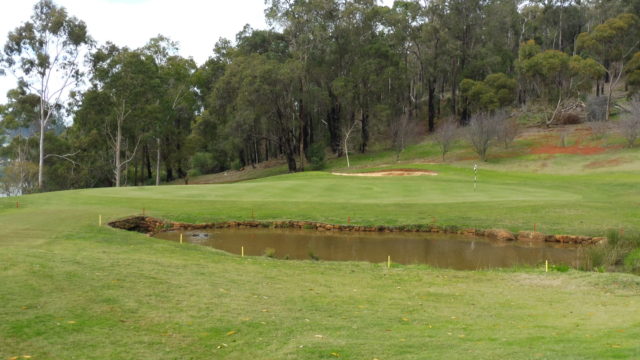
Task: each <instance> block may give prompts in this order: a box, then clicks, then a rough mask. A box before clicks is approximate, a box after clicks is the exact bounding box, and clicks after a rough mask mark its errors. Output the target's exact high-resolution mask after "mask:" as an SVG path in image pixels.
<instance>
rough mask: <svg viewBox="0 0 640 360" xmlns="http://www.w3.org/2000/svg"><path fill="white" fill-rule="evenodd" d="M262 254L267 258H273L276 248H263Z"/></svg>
mask: <svg viewBox="0 0 640 360" xmlns="http://www.w3.org/2000/svg"><path fill="white" fill-rule="evenodd" d="M263 255H264V256H265V257H268V258H275V257H276V249H273V248H266V249H264V253H263Z"/></svg>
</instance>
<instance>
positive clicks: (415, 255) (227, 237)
mask: <svg viewBox="0 0 640 360" xmlns="http://www.w3.org/2000/svg"><path fill="white" fill-rule="evenodd" d="M156 237H158V238H162V239H166V240H173V241H178V239H179V233H178V232H166V233H160V234H158V235H156ZM183 239H184V241H186V242H190V243H197V244H201V245H205V246H211V247H214V248H216V249H219V250H224V251H227V252H230V253H234V254H240V252H241V247H244V253H245V255H249V256H260V255H263V254H264V253H265V250H267V249H273V250H275V257H276V258H280V259H282V258H289V259H303V260H309V259H311V256H314V257H317V258H319V259H320V260H335V261H369V262H374V263H379V262H385V261H387V256H391V260H392V261H393V262H395V263H400V264H428V265H432V266H437V267H445V268H452V269H459V270H474V269H484V268H498V267H512V266H515V265H537V264H540V263H543V262H544V261H545V260H549V262H550V263H551V264H566V265H573V266H575V263H576V260H577V256H578V252H577V249H578V248H577V247H575V246H567V245H558V244H553V245H551V244H549V243H541V244H537V243H523V242H509V243H506V242H498V241H491V240H487V239H485V238H477V237H467V236H461V235H441V234H423V233H350V232H335V231H334V232H317V231H313V230H281V229H248V230H244V229H243V230H228V229H211V230H197V231H185V232H183Z"/></svg>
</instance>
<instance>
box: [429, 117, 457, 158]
mask: <svg viewBox="0 0 640 360" xmlns="http://www.w3.org/2000/svg"><path fill="white" fill-rule="evenodd" d="M457 136H458V126H457V125H456V123H455V122H454V121H452V120H448V121H444V122H443V123H442V124H440V126H439V127H438V129H437V130H436V133H435V135H434V140H435V142H437V143H438V146H439V147H440V153H441V154H442V161H444V157H445V155H447V153H448V152H449V150H451V146H453V144H454V143H455V141H456V138H457Z"/></svg>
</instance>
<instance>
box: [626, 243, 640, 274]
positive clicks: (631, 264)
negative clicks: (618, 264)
mask: <svg viewBox="0 0 640 360" xmlns="http://www.w3.org/2000/svg"><path fill="white" fill-rule="evenodd" d="M624 267H625V270H627V271H629V272H633V273H640V249H635V250H633V251H632V252H630V253H629V254H628V255H627V256H626V257H625V258H624Z"/></svg>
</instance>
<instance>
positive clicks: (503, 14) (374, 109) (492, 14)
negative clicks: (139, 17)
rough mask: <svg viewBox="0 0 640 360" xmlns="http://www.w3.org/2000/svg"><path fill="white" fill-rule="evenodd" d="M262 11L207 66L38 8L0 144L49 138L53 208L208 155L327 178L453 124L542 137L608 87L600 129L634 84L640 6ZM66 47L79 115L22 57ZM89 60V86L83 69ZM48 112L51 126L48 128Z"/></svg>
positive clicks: (503, 136)
mask: <svg viewBox="0 0 640 360" xmlns="http://www.w3.org/2000/svg"><path fill="white" fill-rule="evenodd" d="M265 7H266V11H265V16H266V20H267V21H268V22H269V23H270V24H271V25H273V27H272V28H270V29H269V30H257V29H252V28H251V27H250V26H245V27H244V28H242V29H239V30H240V31H239V32H238V34H237V36H236V42H235V43H232V42H231V41H230V40H228V39H219V40H218V41H217V43H216V44H215V46H214V51H213V54H212V56H211V57H210V58H209V59H207V61H205V62H204V63H203V64H199V65H197V64H196V63H195V62H194V61H193V60H191V59H187V58H184V57H181V56H180V55H179V50H180V49H179V47H178V44H177V43H176V42H175V41H172V40H171V39H170V38H168V37H166V36H164V35H158V36H155V37H153V38H151V39H149V41H148V42H147V44H145V45H144V46H142V47H141V48H138V49H129V48H126V47H121V46H118V45H116V44H112V43H109V42H107V43H105V44H101V45H100V46H97V47H94V43H93V41H92V40H91V38H90V37H89V36H88V35H87V34H88V31H87V28H86V26H85V24H84V23H83V22H82V21H80V20H78V19H76V18H74V17H72V16H70V15H69V14H68V13H67V11H66V9H64V8H61V7H57V6H56V5H55V4H53V3H52V2H51V1H50V0H41V1H39V2H38V4H37V5H36V7H35V8H34V15H33V17H32V19H31V20H30V21H28V22H26V23H25V24H24V25H23V26H20V27H18V28H17V29H16V30H15V31H14V32H12V33H11V34H10V36H9V37H8V39H7V40H8V41H7V43H6V45H5V54H4V56H3V60H2V61H3V64H4V67H5V68H6V69H7V70H9V72H14V73H16V74H17V75H19V76H18V77H19V78H22V79H21V81H20V82H19V83H18V84H17V86H16V89H15V90H13V91H12V92H11V93H10V94H9V95H10V96H9V101H8V103H7V104H4V105H3V106H2V108H3V109H4V110H2V112H3V113H4V114H5V116H4V117H5V120H4V122H5V124H4V125H3V127H4V128H6V129H8V131H7V132H8V133H9V134H10V136H13V134H14V133H15V132H20V131H23V132H24V131H26V130H25V129H30V130H29V131H30V132H31V133H34V132H37V131H38V127H40V128H41V131H40V133H41V134H42V139H41V140H40V141H39V143H38V145H39V146H40V145H41V146H42V149H38V150H39V153H40V154H39V155H38V157H39V158H40V159H39V160H42V161H39V163H40V162H42V166H40V167H41V168H43V169H42V173H43V174H49V175H50V176H55V177H58V176H60V177H63V178H64V179H57V178H56V179H53V178H52V179H50V181H49V185H48V187H47V188H48V189H49V190H54V189H61V188H74V187H96V186H119V185H141V184H153V183H155V184H156V185H158V184H159V183H160V182H161V181H167V182H171V181H173V180H174V179H176V178H182V177H184V176H185V175H186V174H187V172H188V170H189V169H190V168H191V164H190V161H191V159H192V157H193V156H194V154H198V153H208V154H211V157H209V158H208V160H207V166H205V167H201V168H200V169H198V171H199V172H201V173H202V172H203V171H204V172H221V171H225V170H228V169H231V168H236V169H242V168H247V167H251V168H253V167H255V166H256V164H257V163H260V162H265V161H269V160H272V159H276V158H277V159H285V161H286V164H287V168H288V170H289V171H290V172H296V171H303V170H305V169H307V168H312V169H317V168H318V166H317V164H316V163H317V162H318V159H317V158H315V157H314V159H312V158H310V157H311V156H313V154H319V151H316V148H317V147H320V146H322V147H326V149H325V150H326V151H327V152H326V156H327V161H330V160H329V159H335V158H340V157H343V156H345V155H347V152H349V153H348V155H349V156H351V157H352V158H353V157H354V156H357V155H356V154H354V152H356V153H360V154H366V153H367V152H368V151H369V150H370V149H371V148H372V146H373V148H375V149H379V148H383V147H385V148H388V149H389V150H393V151H395V154H396V159H400V158H401V157H402V156H403V154H404V152H405V151H406V149H407V148H408V147H409V146H410V145H411V143H414V142H415V141H414V140H415V139H417V138H419V137H422V136H424V135H425V133H426V134H433V133H434V132H436V131H437V129H436V124H439V123H440V124H441V123H443V122H444V121H445V119H450V118H451V119H453V120H454V121H455V122H457V123H458V124H459V125H461V126H466V125H468V124H469V121H470V119H471V117H472V115H473V114H475V113H478V112H483V113H487V112H495V111H497V110H498V109H502V108H509V107H511V106H514V105H518V106H519V105H526V106H528V105H529V104H530V103H535V105H536V106H544V107H545V108H546V111H544V113H548V114H552V115H550V116H546V120H547V125H548V124H550V123H551V121H553V120H554V119H557V118H559V116H562V114H563V111H561V110H562V109H561V108H562V106H563V104H566V103H568V102H577V101H579V100H581V99H584V98H586V97H587V96H589V95H590V94H592V93H594V92H595V95H596V96H601V95H604V92H605V90H604V86H605V83H606V82H607V83H608V84H609V89H608V94H607V96H605V100H606V101H605V105H604V112H603V113H604V114H605V116H604V118H605V119H606V118H608V114H609V112H610V111H609V109H610V108H611V106H612V102H615V101H616V99H615V98H613V97H612V91H613V87H614V86H613V84H614V83H617V81H618V80H619V79H620V78H621V77H622V75H623V74H627V75H628V77H627V79H628V84H629V86H630V91H631V92H633V91H635V88H636V85H635V82H636V79H635V78H636V77H638V76H637V75H638V74H636V72H637V69H638V59H640V58H637V59H636V58H634V57H633V54H634V52H637V50H638V49H637V46H636V41H635V40H634V39H635V38H636V36H635V34H636V31H637V28H638V25H639V22H638V20H637V17H636V15H632V14H635V11H637V3H636V1H635V0H634V3H633V4H632V3H625V2H621V1H620V0H616V1H611V2H603V1H590V2H581V3H579V2H576V1H569V0H562V1H560V0H558V1H527V2H517V1H480V0H469V1H460V0H455V1H454V0H447V1H423V2H418V1H398V2H395V3H394V4H393V5H392V6H383V5H379V4H378V3H377V2H375V1H372V0H357V1H347V2H341V1H337V0H329V1H324V2H323V1H315V0H314V1H281V0H269V1H266V2H265ZM29 24H30V25H29ZM35 24H40V25H41V26H36V25H35ZM585 31H588V32H585ZM47 32H48V34H49V35H50V36H47V37H46V39H45V38H43V37H42V36H41V35H43V34H46V33H47ZM581 33H582V34H581ZM34 39H35V40H34ZM37 39H39V40H37ZM56 39H57V40H59V41H60V44H62V45H64V46H63V48H64V49H66V50H63V51H62V52H61V53H60V54H61V57H60V58H58V59H59V60H61V61H62V62H63V63H64V64H65V65H64V66H63V67H62V68H61V70H63V71H61V72H59V74H63V75H64V76H66V78H67V79H69V85H75V83H76V82H78V81H85V82H86V83H87V84H88V86H87V87H85V88H83V90H82V91H78V92H73V95H72V96H71V97H70V98H69V100H70V101H69V103H70V104H69V105H71V106H67V101H66V99H65V97H66V91H67V90H69V89H72V88H74V87H73V86H68V87H65V90H64V91H63V92H65V95H62V91H61V92H57V91H55V90H56V89H52V91H53V92H51V91H49V94H52V93H55V94H56V96H55V97H53V98H52V97H49V98H45V97H43V96H42V95H43V94H44V92H43V91H42V90H40V92H38V91H37V89H34V85H37V84H38V83H41V82H39V81H37V80H38V79H40V80H41V79H42V76H43V75H42V74H44V73H46V71H49V72H50V73H51V71H54V70H53V68H55V67H56V66H57V65H60V64H62V63H55V61H54V60H55V59H56V57H55V56H54V55H53V54H49V55H47V54H44V53H42V54H40V55H41V56H40V58H39V59H40V60H42V61H40V60H38V59H36V60H34V59H30V58H29V56H31V55H33V54H32V52H28V53H27V52H22V51H23V50H25V49H27V48H28V47H29V46H31V47H33V45H34V44H36V45H37V44H38V43H44V41H45V40H47V41H57V40H56ZM36 40H37V41H36ZM34 41H35V42H34ZM38 41H40V42H38ZM67 45H68V47H67ZM87 48H88V51H86V52H87V55H88V60H89V61H88V72H87V74H82V73H81V71H80V69H79V67H78V60H79V57H78V56H79V55H80V54H81V53H84V50H83V51H81V52H78V51H79V50H82V49H87ZM48 49H53V47H48ZM32 50H34V51H35V52H38V51H40V50H44V48H43V49H36V48H33V49H32ZM19 54H22V55H19ZM569 54H572V55H569ZM23 55H24V56H23ZM27 55H29V56H27ZM47 56H48V59H49V60H50V62H49V65H52V66H48V65H47V61H46V59H47ZM23 58H24V59H23ZM634 59H635V60H634ZM23 60H24V61H23ZM39 61H40V62H39ZM54 63H55V64H54ZM56 64H57V65H56ZM53 65H56V66H53ZM605 66H606V67H605ZM27 75H28V76H27ZM45 75H46V74H45ZM608 79H613V81H608ZM53 83H55V82H53ZM594 85H595V86H594ZM594 90H595V91H594ZM41 109H45V110H47V111H45V112H46V113H47V114H45V121H44V122H45V123H46V124H44V125H46V126H38V123H41V122H42V119H41V117H42V116H41V115H42V113H41V112H40V110H41ZM63 119H64V120H65V121H61V120H63ZM64 123H66V124H67V125H69V128H66V126H65V124H64ZM70 124H72V125H70ZM40 125H42V124H40ZM507 125H509V126H501V127H499V129H498V130H504V131H501V132H499V133H498V134H497V136H499V137H500V139H499V142H501V143H504V144H505V146H508V144H509V142H510V139H512V138H513V136H515V134H517V132H516V127H515V126H513V125H514V123H508V124H507ZM45 133H46V134H45ZM48 133H51V134H53V135H55V137H56V139H57V140H52V141H54V143H51V144H49V143H48V142H47V141H45V138H46V139H49V138H51V134H48ZM58 140H59V141H58ZM45 143H47V146H46V148H45V146H44V144H45ZM345 143H346V145H345ZM40 150H41V151H40ZM44 150H46V151H44ZM48 153H50V154H51V156H49V157H47V154H48ZM65 155H69V156H65ZM71 155H72V156H71ZM45 158H46V161H44V159H45ZM61 159H66V160H67V162H68V164H62V163H61V162H60V161H59V160H61ZM29 161H35V159H32V158H30V159H29ZM349 162H350V161H349ZM205 168H206V169H205ZM192 170H193V169H192ZM154 180H155V181H154Z"/></svg>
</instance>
